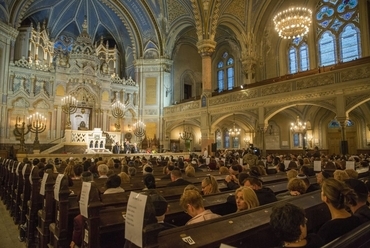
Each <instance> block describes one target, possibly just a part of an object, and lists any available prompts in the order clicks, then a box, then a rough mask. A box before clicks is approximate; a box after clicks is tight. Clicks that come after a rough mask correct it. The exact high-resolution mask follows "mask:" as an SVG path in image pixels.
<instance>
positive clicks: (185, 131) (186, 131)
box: [179, 120, 193, 140]
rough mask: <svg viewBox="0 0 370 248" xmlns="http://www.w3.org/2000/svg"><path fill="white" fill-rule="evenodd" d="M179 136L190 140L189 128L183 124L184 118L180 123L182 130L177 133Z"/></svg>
mask: <svg viewBox="0 0 370 248" xmlns="http://www.w3.org/2000/svg"><path fill="white" fill-rule="evenodd" d="M179 136H180V138H181V139H183V140H190V139H191V137H192V136H193V132H192V131H191V128H190V127H188V126H186V125H185V120H184V121H183V123H182V132H180V133H179Z"/></svg>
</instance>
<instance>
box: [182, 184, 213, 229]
mask: <svg viewBox="0 0 370 248" xmlns="http://www.w3.org/2000/svg"><path fill="white" fill-rule="evenodd" d="M180 206H181V207H182V208H183V209H184V211H185V212H186V213H187V214H188V215H190V216H191V217H192V218H191V219H190V220H189V221H188V222H187V223H186V224H185V225H190V224H194V223H198V222H202V221H205V220H210V219H214V218H218V217H220V215H218V214H215V213H212V211H211V210H209V209H207V210H206V209H205V208H204V205H203V198H202V196H201V194H200V193H199V192H198V191H197V190H192V189H189V190H185V191H184V193H183V194H182V196H181V198H180Z"/></svg>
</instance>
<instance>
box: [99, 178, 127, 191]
mask: <svg viewBox="0 0 370 248" xmlns="http://www.w3.org/2000/svg"><path fill="white" fill-rule="evenodd" d="M105 187H106V190H105V191H104V193H103V194H104V195H106V194H113V193H122V192H125V190H124V189H123V188H121V177H120V176H118V175H116V174H114V175H111V176H110V177H108V179H107V181H106V182H105Z"/></svg>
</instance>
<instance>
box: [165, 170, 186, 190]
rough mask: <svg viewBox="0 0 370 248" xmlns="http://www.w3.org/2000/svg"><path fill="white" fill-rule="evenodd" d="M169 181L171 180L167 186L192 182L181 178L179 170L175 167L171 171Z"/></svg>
mask: <svg viewBox="0 0 370 248" xmlns="http://www.w3.org/2000/svg"><path fill="white" fill-rule="evenodd" d="M171 181H172V182H170V183H168V184H167V186H180V185H189V184H192V183H191V182H189V181H186V180H185V179H183V178H182V174H181V171H180V170H179V169H177V168H175V169H173V170H172V171H171Z"/></svg>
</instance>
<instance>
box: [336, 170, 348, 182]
mask: <svg viewBox="0 0 370 248" xmlns="http://www.w3.org/2000/svg"><path fill="white" fill-rule="evenodd" d="M333 175H334V179H337V180H339V181H342V182H344V180H346V179H349V176H348V174H347V172H346V171H344V170H335V171H334V173H333Z"/></svg>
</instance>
